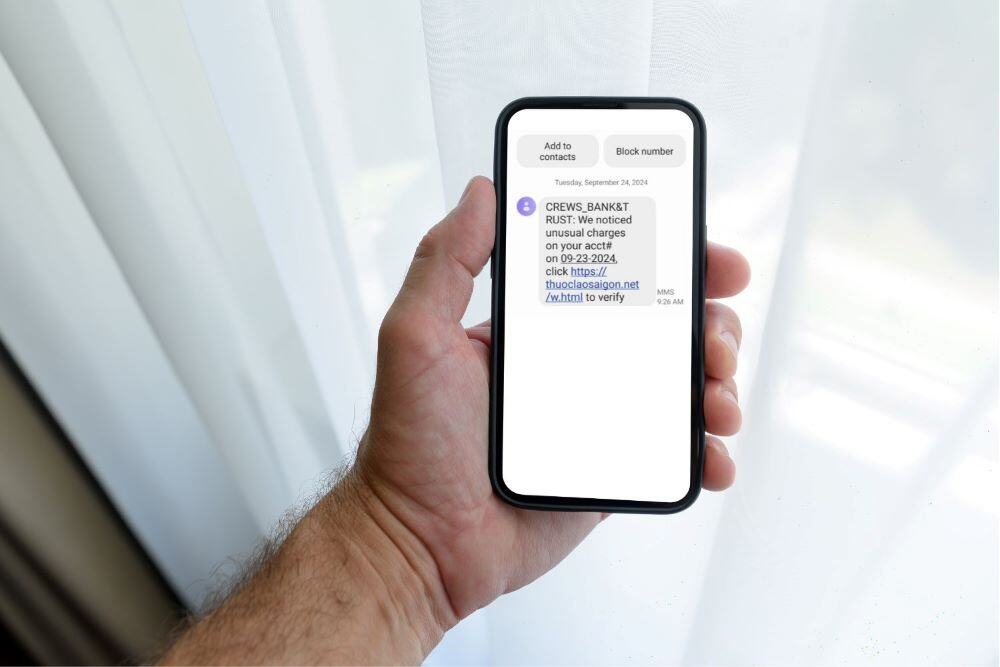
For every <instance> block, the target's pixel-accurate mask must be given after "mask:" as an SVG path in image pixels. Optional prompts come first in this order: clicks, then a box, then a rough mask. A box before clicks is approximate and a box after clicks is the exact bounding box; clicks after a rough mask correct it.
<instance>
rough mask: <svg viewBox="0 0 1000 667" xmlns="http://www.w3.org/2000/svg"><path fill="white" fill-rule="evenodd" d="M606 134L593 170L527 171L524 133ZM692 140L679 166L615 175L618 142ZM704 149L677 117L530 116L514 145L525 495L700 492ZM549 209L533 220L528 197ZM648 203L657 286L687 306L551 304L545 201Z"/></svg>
mask: <svg viewBox="0 0 1000 667" xmlns="http://www.w3.org/2000/svg"><path fill="white" fill-rule="evenodd" d="M537 134H552V135H567V134H573V135H593V136H595V137H596V138H597V142H598V146H599V151H600V152H599V158H598V161H597V164H596V165H595V166H593V167H586V168H578V167H566V166H564V165H559V166H555V167H551V168H550V167H524V166H521V165H520V164H519V163H518V159H517V142H518V140H519V139H520V138H521V137H522V136H524V135H537ZM616 134H618V135H621V134H628V135H667V134H669V135H679V136H681V137H682V138H683V140H684V146H685V151H684V154H685V158H684V162H683V163H682V164H681V165H680V166H678V167H628V168H623V167H611V166H608V165H607V163H606V162H605V160H604V154H603V152H604V140H605V138H606V137H608V136H609V135H616ZM692 138H693V126H692V123H691V120H690V118H688V116H687V115H686V114H685V113H684V112H682V111H679V110H675V109H523V110H521V111H518V112H517V113H515V114H514V115H513V117H512V118H511V119H510V121H509V124H508V135H507V201H506V202H505V205H506V207H507V214H506V216H507V238H506V249H505V250H506V285H505V289H506V295H505V331H504V336H505V350H504V361H503V363H504V396H503V401H504V405H503V443H502V447H503V462H502V464H503V465H502V475H503V479H504V482H505V483H506V484H507V486H508V487H509V488H510V489H511V490H512V491H514V492H515V493H519V494H522V495H549V496H563V497H583V498H600V499H614V500H645V501H658V502H673V501H677V500H679V499H681V498H683V497H684V495H685V494H686V493H687V492H688V489H689V483H690V460H691V459H690V457H691V452H690V448H691V438H690V432H691V426H690V423H691V400H690V396H691V283H692V280H691V255H692V242H693V240H692V226H693V223H692V199H693V195H692V192H693V189H692V188H693V183H692V178H693V169H692V164H693V161H692V155H691V154H692ZM557 178H558V179H560V180H565V179H577V180H581V181H583V180H585V179H588V178H590V179H593V180H602V179H622V178H626V179H633V178H636V179H647V180H648V185H645V186H629V187H621V186H595V187H586V186H581V187H572V186H558V185H556V184H555V179H557ZM522 196H530V197H532V198H533V199H534V200H535V201H536V202H537V203H538V210H536V212H535V213H534V214H533V215H530V216H522V215H520V214H519V213H518V211H517V210H516V208H515V205H516V203H517V200H518V199H519V198H521V197H522ZM553 196H559V197H576V196H587V197H608V196H612V197H614V196H620V197H639V196H646V197H650V198H652V199H653V201H654V203H655V216H656V220H655V224H656V286H657V287H658V288H673V289H674V290H675V294H674V296H677V297H683V298H685V305H684V306H661V305H657V303H656V302H655V301H654V302H653V304H651V305H648V306H643V305H620V306H618V305H616V306H607V305H600V306H598V305H588V304H568V305H553V304H548V305H546V304H544V303H542V301H541V299H540V298H539V280H540V278H539V271H540V263H539V261H540V257H539V254H540V250H539V230H538V226H539V225H540V224H541V216H542V215H544V211H542V210H541V208H542V204H541V203H542V201H543V200H544V199H545V198H548V197H553Z"/></svg>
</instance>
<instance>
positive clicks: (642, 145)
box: [604, 134, 685, 167]
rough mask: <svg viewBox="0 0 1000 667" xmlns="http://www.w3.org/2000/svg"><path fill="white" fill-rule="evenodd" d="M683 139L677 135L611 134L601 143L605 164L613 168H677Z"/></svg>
mask: <svg viewBox="0 0 1000 667" xmlns="http://www.w3.org/2000/svg"><path fill="white" fill-rule="evenodd" d="M684 158H685V155H684V139H682V138H681V137H679V136H677V135H676V134H612V135H611V136H610V137H608V138H607V139H605V141H604V161H605V162H607V163H608V164H609V165H611V166H612V167H679V166H681V165H682V164H684Z"/></svg>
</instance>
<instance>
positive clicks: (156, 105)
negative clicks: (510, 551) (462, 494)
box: [0, 0, 998, 664]
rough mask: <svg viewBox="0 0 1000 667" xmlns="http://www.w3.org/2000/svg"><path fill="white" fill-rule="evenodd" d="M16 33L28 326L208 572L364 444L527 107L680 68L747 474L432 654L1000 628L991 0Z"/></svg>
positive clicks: (20, 308)
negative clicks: (371, 412)
mask: <svg viewBox="0 0 1000 667" xmlns="http://www.w3.org/2000/svg"><path fill="white" fill-rule="evenodd" d="M0 54H2V57H3V60H2V62H0V337H2V339H3V341H4V343H5V345H7V346H8V348H9V349H10V350H11V351H12V352H13V354H14V355H15V357H16V358H17V359H18V361H19V362H20V363H21V364H22V365H23V366H24V368H25V370H26V371H27V372H28V374H29V375H30V377H31V379H32V380H33V381H34V382H35V384H36V386H37V387H38V389H39V391H40V392H41V393H42V395H43V396H44V398H45V400H46V401H47V402H48V404H49V406H50V408H51V409H52V410H53V412H54V413H55V414H56V416H57V417H58V418H59V420H60V421H61V422H62V424H63V425H64V427H65V428H66V429H67V431H68V432H69V433H70V434H71V436H72V437H73V439H74V440H75V442H76V444H77V446H78V447H79V448H80V450H81V452H82V454H83V455H84V457H85V458H86V460H87V461H88V462H89V464H90V465H91V466H92V468H93V469H94V471H95V473H96V474H97V475H98V477H99V478H100V480H101V481H102V483H103V484H104V485H105V487H106V488H107V489H108V491H109V493H110V494H111V496H112V498H113V499H114V501H115V503H116V504H117V506H118V507H119V509H120V510H121V512H122V513H123V515H124V516H125V517H126V519H127V520H128V522H129V523H130V525H131V526H132V528H133V529H134V530H135V531H136V533H137V534H138V535H139V537H140V539H141V540H142V542H143V544H144V545H145V546H146V547H147V549H148V550H149V551H150V553H151V555H152V556H153V557H154V559H155V560H156V562H157V563H158V564H159V565H160V567H161V568H162V569H163V570H164V572H165V573H166V574H167V576H168V577H169V579H170V581H171V582H173V584H174V585H175V586H176V587H177V588H178V590H179V591H181V592H182V594H183V595H184V597H185V598H186V599H187V600H188V601H189V602H190V603H191V604H195V605H196V604H198V603H199V601H200V600H201V599H202V597H203V595H204V593H205V591H206V589H208V588H210V587H211V586H212V584H213V581H214V580H215V579H216V578H217V577H218V576H219V574H220V570H217V569H216V566H217V564H218V563H219V562H221V561H223V560H224V559H226V557H227V556H230V555H238V554H240V553H244V552H245V551H246V550H247V549H248V548H249V546H250V545H251V544H252V542H253V541H254V540H255V539H256V538H257V537H258V536H259V535H261V534H262V533H264V532H266V531H267V530H268V529H269V527H270V526H271V525H272V524H273V522H274V521H275V520H276V518H277V517H278V516H279V515H280V513H281V512H282V511H283V510H284V508H286V507H288V506H290V505H292V504H294V503H295V502H297V501H299V500H302V499H305V498H308V496H309V494H310V493H311V491H312V489H313V488H314V487H315V485H316V482H317V480H318V479H320V478H321V476H322V474H323V471H325V470H327V469H329V468H331V467H334V466H336V465H339V464H340V463H342V462H344V461H346V460H347V459H348V458H349V456H350V452H351V450H352V448H353V446H354V444H355V440H356V437H357V436H358V435H359V434H360V432H361V431H362V430H363V428H364V425H365V421H366V419H367V414H366V413H367V400H368V396H369V393H370V389H371V382H372V376H373V360H374V346H373V341H374V339H375V331H376V328H377V325H378V322H379V320H380V318H381V315H382V313H383V312H384V310H385V308H386V306H387V305H388V303H389V300H390V299H391V298H392V296H393V294H394V292H395V289H396V287H397V286H398V284H399V281H400V279H401V276H402V274H403V272H404V271H405V268H406V265H407V263H408V261H409V257H410V254H411V253H412V249H413V248H414V247H415V245H416V242H417V240H418V239H419V238H420V236H421V235H422V233H423V231H424V230H425V229H426V228H427V227H428V226H429V225H430V224H431V223H432V222H433V221H435V220H436V219H437V218H438V217H440V215H441V214H442V213H443V211H444V210H445V208H446V205H448V204H450V203H452V202H453V201H454V199H455V198H456V197H457V195H458V193H459V192H460V190H461V188H462V187H463V186H464V183H465V181H466V179H467V178H468V177H469V176H471V175H472V174H475V173H486V174H488V173H490V170H491V157H492V126H493V123H494V121H495V117H496V114H497V112H498V110H499V109H500V108H501V107H502V106H503V105H504V104H505V103H506V102H508V101H509V100H511V99H513V98H515V97H518V96H521V95H534V94H595V95H614V94H629V95H671V96H679V97H684V98H686V99H689V100H691V101H692V102H694V103H695V104H696V105H698V106H699V108H700V109H701V110H702V111H703V113H704V115H705V117H706V119H707V122H708V128H709V153H708V165H709V231H710V236H711V237H712V238H713V239H714V240H718V241H721V242H726V243H730V244H733V245H737V246H738V247H740V248H741V249H742V250H743V251H744V252H745V253H746V254H747V255H748V256H749V257H750V258H751V260H752V263H753V265H754V281H753V284H752V285H751V288H750V289H749V290H748V292H747V293H746V294H745V295H743V296H741V297H739V298H738V299H737V300H735V303H734V306H736V307H737V308H738V309H739V310H740V313H741V315H742V316H743V319H744V325H745V336H744V352H743V356H742V357H741V364H742V366H741V370H740V373H739V376H738V378H737V380H738V382H739V384H740V387H741V390H742V392H741V394H742V399H743V405H744V410H745V429H744V433H743V434H742V435H741V436H740V437H739V438H736V439H733V442H732V444H731V449H732V450H733V451H734V453H735V456H736V459H737V462H738V465H739V468H740V476H739V480H738V483H737V486H736V487H735V488H734V489H733V490H732V491H731V492H729V493H727V494H723V495H711V494H706V495H704V496H703V497H702V499H701V500H699V502H698V504H697V505H696V506H695V507H694V508H693V509H692V510H691V511H689V512H686V513H683V514H681V515H677V516H673V517H667V518H662V517H660V518H651V517H615V518H613V519H612V520H610V521H608V522H605V524H603V525H602V526H601V527H600V529H599V530H598V531H597V532H595V534H594V535H593V536H592V537H591V539H589V540H588V541H587V542H586V543H585V544H584V545H583V546H582V547H581V548H580V549H579V550H578V551H577V552H576V553H574V554H573V555H572V556H571V557H570V558H568V559H567V560H566V561H565V562H564V563H563V564H562V565H560V566H559V567H558V568H557V569H556V570H555V571H554V572H552V573H550V574H549V575H547V576H546V577H545V578H543V579H542V580H540V581H539V582H537V583H536V584H534V585H532V586H530V587H528V588H526V589H524V590H523V591H519V592H517V593H515V594H513V595H510V596H507V597H505V598H503V599H501V600H500V601H498V602H497V603H496V604H495V605H493V606H491V607H490V608H489V609H488V610H486V611H485V612H481V613H479V614H477V615H475V616H474V617H473V618H471V619H469V620H468V621H467V622H465V623H463V624H462V625H461V626H459V628H457V629H456V630H455V631H453V632H452V633H451V634H450V635H449V636H448V637H447V638H446V641H445V642H444V644H443V645H442V646H441V647H440V648H439V649H438V651H436V652H435V654H434V655H433V656H432V657H431V662H436V663H440V664H450V663H470V662H480V661H489V662H498V663H555V662H558V663H580V662H594V663H624V662H637V663H691V664H719V663H737V662H744V661H747V662H757V663H759V662H767V663H775V664H801V663H841V662H845V661H846V662H863V661H865V662H867V661H872V662H893V663H907V664H912V663H927V662H965V663H980V662H988V661H995V660H996V658H997V638H996V632H995V630H996V625H997V619H998V609H997V604H998V603H997V585H998V580H997V569H996V563H997V558H998V544H997V539H998V535H997V496H996V491H995V489H996V487H997V475H996V466H997V440H996V430H995V428H996V412H997V408H996V403H997V359H996V347H997V253H996V250H997V231H998V230H997V227H998V225H997V206H998V205H997V189H996V184H997V176H998V158H997V144H998V141H997V139H998V130H997V110H996V105H997V96H998V95H997V93H998V90H997V58H996V56H997V7H996V4H995V3H990V2H985V1H984V2H970V3H963V4H961V5H950V6H947V5H942V4H941V3H931V2H915V3H905V4H885V5H883V4H879V5H874V4H870V3H862V2H844V3H808V4H805V5H803V4H801V3H791V2H788V3H784V2H782V3H767V4H762V3H745V4H735V3H728V2H717V1H713V2H681V1H669V2H635V3H612V2H586V3H580V2H574V3H568V2H567V3H561V2H546V3H540V2H515V3H504V4H503V5H502V6H500V5H497V4H496V3H462V2H438V1H431V0H427V1H425V2H424V3H423V4H422V5H417V4H413V3H407V2H392V3H333V2H330V3H318V2H284V1H273V2H265V1H263V0H258V1H254V2H235V1H234V2H214V3H203V2H196V1H195V0H190V1H187V0H184V1H181V2H177V1H170V0H162V1H157V2H146V3H133V2H128V1H125V0H108V1H106V2H104V1H100V2H99V1H97V0H94V1H90V2H86V3H77V2H49V1H45V2H27V1H25V2H17V1H14V0H3V1H2V2H0ZM481 287H482V286H481ZM487 296H488V295H487V292H486V290H485V289H479V290H478V291H477V293H476V295H475V296H474V299H473V304H472V307H471V308H470V313H469V320H470V321H472V320H480V319H484V318H485V317H487V316H488V311H489V306H488V298H487ZM225 569H226V568H223V569H222V570H221V572H224V571H225Z"/></svg>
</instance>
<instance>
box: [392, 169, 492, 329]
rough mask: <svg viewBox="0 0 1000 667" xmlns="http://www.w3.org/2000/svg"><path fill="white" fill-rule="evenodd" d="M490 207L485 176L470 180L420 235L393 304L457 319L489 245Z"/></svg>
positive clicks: (483, 263)
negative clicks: (439, 218) (446, 210)
mask: <svg viewBox="0 0 1000 667" xmlns="http://www.w3.org/2000/svg"><path fill="white" fill-rule="evenodd" d="M495 210H496V200H495V196H494V193H493V184H492V183H491V182H490V180H489V179H488V178H485V177H483V176H477V177H475V178H473V179H472V180H471V181H469V184H468V186H466V188H465V192H464V193H463V194H462V198H461V200H459V202H458V205H457V206H456V207H455V208H454V209H453V210H452V211H451V212H450V213H449V214H448V215H447V216H445V218H444V220H442V221H441V222H439V223H438V224H436V225H434V227H432V228H431V230H430V231H429V232H427V234H426V235H425V236H424V238H423V240H421V242H420V245H419V246H418V247H417V252H416V254H415V255H414V257H413V262H412V263H411V264H410V269H409V271H408V272H407V274H406V278H405V279H404V280H403V286H402V288H401V289H400V291H399V295H398V296H397V297H396V301H395V303H394V306H395V307H398V308H412V309H416V310H419V311H420V312H422V313H425V314H430V315H432V316H436V317H438V318H441V319H443V320H447V321H448V322H456V323H457V322H458V321H459V320H460V319H461V317H462V315H464V314H465V309H466V307H467V306H468V305H469V297H470V296H471V295H472V279H473V278H475V277H476V276H477V275H478V274H479V272H480V271H481V270H482V268H483V266H484V265H485V264H486V261H487V260H488V259H489V257H490V253H491V252H492V250H493V236H494V226H495V219H494V216H495Z"/></svg>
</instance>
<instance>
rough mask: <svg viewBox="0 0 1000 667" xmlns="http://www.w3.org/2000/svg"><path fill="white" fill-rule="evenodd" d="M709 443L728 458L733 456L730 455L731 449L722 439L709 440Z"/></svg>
mask: <svg viewBox="0 0 1000 667" xmlns="http://www.w3.org/2000/svg"><path fill="white" fill-rule="evenodd" d="M708 444H709V446H710V447H713V448H715V450H716V451H717V452H719V453H720V454H724V455H725V456H726V458H730V459H731V458H733V457H732V456H730V455H729V450H728V449H727V448H726V444H725V443H724V442H722V441H721V440H709V441H708Z"/></svg>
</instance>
